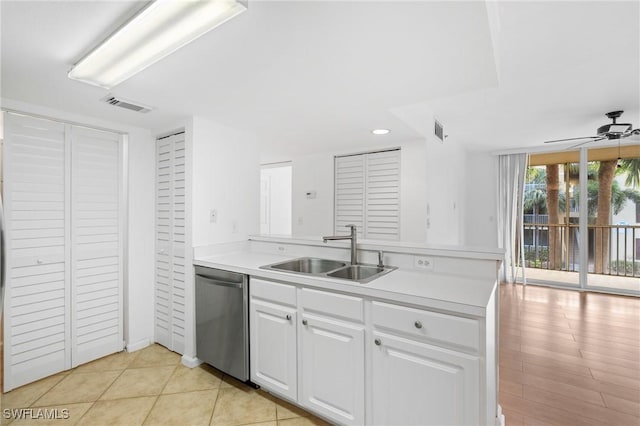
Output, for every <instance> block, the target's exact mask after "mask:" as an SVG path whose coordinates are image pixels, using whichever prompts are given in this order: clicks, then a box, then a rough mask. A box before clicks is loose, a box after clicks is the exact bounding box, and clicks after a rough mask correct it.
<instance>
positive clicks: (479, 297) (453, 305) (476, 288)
mask: <svg viewBox="0 0 640 426" xmlns="http://www.w3.org/2000/svg"><path fill="white" fill-rule="evenodd" d="M296 257H299V256H285V255H277V254H267V253H259V252H251V251H239V252H235V253H229V254H224V255H217V256H207V257H198V258H195V259H194V261H193V263H194V265H198V266H206V267H210V268H217V269H224V270H227V271H232V272H238V273H242V274H247V275H251V276H254V277H259V278H266V279H272V280H278V281H287V282H292V283H295V284H299V285H302V286H307V287H315V288H324V289H327V290H332V291H339V292H344V293H350V294H357V295H361V296H368V297H373V298H377V299H385V300H390V301H397V302H402V303H408V304H413V305H418V306H424V307H430V308H434V309H441V310H445V311H451V312H456V313H461V314H467V315H473V316H480V317H483V316H484V315H485V313H484V312H485V309H484V308H485V307H486V306H487V303H488V301H489V299H490V297H491V294H492V292H493V290H494V288H495V286H496V282H495V281H491V280H488V279H471V278H468V277H462V276H456V275H449V274H446V275H445V274H435V273H428V272H418V271H412V270H404V269H396V270H394V271H391V272H389V273H388V274H386V275H383V276H381V277H380V278H377V279H375V280H373V281H370V282H368V283H366V284H359V283H354V282H350V281H346V280H340V279H333V278H326V277H315V276H311V275H301V274H295V273H287V272H279V271H273V270H265V269H260V267H261V266H265V265H270V264H272V263H276V262H280V261H286V260H290V259H295V258H296ZM461 262H463V261H462V260H461Z"/></svg>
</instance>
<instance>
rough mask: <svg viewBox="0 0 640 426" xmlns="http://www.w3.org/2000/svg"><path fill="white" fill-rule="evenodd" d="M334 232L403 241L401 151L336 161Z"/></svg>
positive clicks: (348, 157) (358, 155) (339, 158)
mask: <svg viewBox="0 0 640 426" xmlns="http://www.w3.org/2000/svg"><path fill="white" fill-rule="evenodd" d="M334 223H335V233H336V235H347V234H348V233H349V230H348V229H347V228H346V225H350V224H353V225H356V226H357V229H358V237H361V238H366V239H373V240H399V239H400V150H398V149H396V150H390V151H382V152H374V153H366V154H357V155H350V156H344V157H336V158H335V220H334Z"/></svg>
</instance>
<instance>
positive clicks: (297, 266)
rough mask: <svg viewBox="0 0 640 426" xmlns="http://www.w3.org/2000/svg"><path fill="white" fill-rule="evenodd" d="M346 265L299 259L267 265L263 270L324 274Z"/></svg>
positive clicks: (304, 258) (314, 259)
mask: <svg viewBox="0 0 640 426" xmlns="http://www.w3.org/2000/svg"><path fill="white" fill-rule="evenodd" d="M346 265H347V264H346V263H344V262H340V261H338V260H328V259H317V258H314V257H301V258H299V259H293V260H289V261H287V262H282V263H276V264H273V265H267V266H264V267H263V268H265V269H277V270H280V271H288V272H299V273H301V274H324V273H325V272H330V271H333V270H335V269H338V268H342V267H344V266H346Z"/></svg>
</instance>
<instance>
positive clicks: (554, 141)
mask: <svg viewBox="0 0 640 426" xmlns="http://www.w3.org/2000/svg"><path fill="white" fill-rule="evenodd" d="M581 139H590V140H589V141H587V142H592V141H594V140H600V139H604V138H602V137H600V136H583V137H581V138H569V139H556V140H553V141H545V142H544V143H556V142H567V141H577V140H581Z"/></svg>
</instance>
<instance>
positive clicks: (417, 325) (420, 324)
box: [413, 321, 422, 328]
mask: <svg viewBox="0 0 640 426" xmlns="http://www.w3.org/2000/svg"><path fill="white" fill-rule="evenodd" d="M413 325H415V326H416V328H422V323H421V322H420V321H416V322H415V323H414V324H413Z"/></svg>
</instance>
